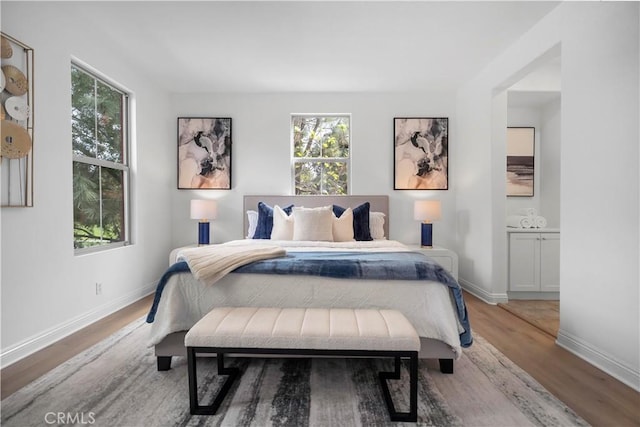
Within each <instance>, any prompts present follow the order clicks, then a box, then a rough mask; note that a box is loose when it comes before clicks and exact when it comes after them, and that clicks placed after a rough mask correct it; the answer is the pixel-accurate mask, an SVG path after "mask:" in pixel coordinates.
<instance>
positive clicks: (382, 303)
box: [150, 239, 462, 358]
mask: <svg viewBox="0 0 640 427" xmlns="http://www.w3.org/2000/svg"><path fill="white" fill-rule="evenodd" d="M265 243H269V244H270V245H280V246H282V247H284V248H285V249H286V250H290V251H296V252H299V251H328V250H335V251H347V250H350V251H372V252H382V251H395V252H403V251H410V249H409V248H408V247H406V246H405V245H403V244H401V243H399V242H397V241H394V240H374V241H368V242H356V241H353V242H308V241H273V240H267V241H265V240H251V239H245V240H236V241H232V242H228V243H225V245H228V246H249V247H250V246H252V245H260V244H262V245H264V244H265ZM174 256H175V257H176V258H177V259H178V260H180V258H181V256H180V251H174V253H172V257H174ZM172 261H173V259H172ZM223 306H235V307H239V306H262V307H302V308H306V307H321V308H326V307H340V308H390V309H397V310H399V311H401V312H402V313H403V314H404V315H405V316H406V317H407V318H408V319H409V320H410V321H411V323H412V324H413V326H414V327H415V328H416V330H417V332H418V335H420V336H421V337H425V338H433V339H437V340H440V341H443V342H445V343H446V344H448V345H449V346H450V347H451V348H452V350H453V352H454V353H455V357H456V358H458V357H459V356H460V354H461V348H460V338H459V334H460V332H462V328H461V326H460V325H459V322H458V319H457V316H456V314H455V313H456V311H455V305H454V302H453V299H452V297H451V295H450V291H449V289H448V288H447V287H446V286H445V285H442V284H440V283H437V282H432V281H418V280H409V281H403V280H362V279H357V280H348V279H334V278H329V277H319V276H299V275H289V276H284V275H271V274H240V273H231V274H228V275H226V276H224V277H222V278H221V279H219V280H218V281H217V282H216V283H215V284H214V285H211V286H207V285H204V284H202V283H200V282H198V281H197V280H196V279H195V278H194V277H193V275H191V274H190V273H181V274H175V275H173V276H172V277H171V278H170V279H169V280H168V282H167V284H166V286H165V288H164V291H163V293H162V298H161V299H160V303H159V306H158V310H157V313H156V316H155V321H154V322H153V323H152V325H151V334H150V345H155V344H157V343H159V342H160V341H162V339H163V338H164V337H165V336H167V335H168V334H170V333H173V332H178V331H184V330H188V329H190V328H191V327H192V326H193V325H194V324H195V323H196V322H197V321H198V320H200V319H201V318H202V317H203V316H204V315H205V314H207V313H208V312H209V311H210V310H211V309H212V308H214V307H223Z"/></svg>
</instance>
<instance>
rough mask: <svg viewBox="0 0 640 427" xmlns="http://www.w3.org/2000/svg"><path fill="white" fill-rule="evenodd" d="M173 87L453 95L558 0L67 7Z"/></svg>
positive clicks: (99, 4) (127, 56)
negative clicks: (436, 92) (438, 92)
mask: <svg viewBox="0 0 640 427" xmlns="http://www.w3.org/2000/svg"><path fill="white" fill-rule="evenodd" d="M67 4H73V12H72V13H77V14H78V15H79V16H81V17H84V18H87V17H89V16H93V17H96V16H99V17H100V19H91V20H89V21H85V22H89V23H90V25H91V27H92V29H93V30H94V31H96V32H104V33H105V35H106V36H107V37H108V40H110V43H112V46H113V47H114V48H115V49H117V50H118V51H120V52H121V53H122V55H123V57H124V58H125V59H127V60H128V61H130V62H132V63H133V64H135V66H137V67H141V68H142V69H143V71H144V72H146V73H147V74H148V75H149V77H150V78H151V79H153V80H155V81H157V82H158V83H159V84H161V85H162V86H164V87H166V89H167V90H168V91H170V92H179V93H190V92H289V91H292V92H294V91H295V92H313V91H322V92H334V91H335V92H343V91H348V92H360V91H372V92H378V91H422V90H425V91H426V90H428V91H432V90H451V89H455V88H457V87H459V86H460V85H461V84H463V83H464V82H465V81H467V80H468V79H469V78H471V77H473V76H474V75H475V74H477V73H478V72H479V71H480V70H481V69H482V68H483V67H484V66H486V65H487V64H488V63H489V62H490V61H491V60H492V59H493V58H494V57H496V55H498V54H499V53H501V52H502V51H503V50H504V49H506V48H507V47H508V46H509V45H510V44H511V43H513V41H514V40H515V39H517V38H518V37H519V36H520V35H521V34H523V33H525V32H526V31H527V30H528V29H529V28H531V27H532V26H533V25H534V24H535V23H536V22H537V21H538V20H540V19H541V18H542V17H543V16H544V15H545V14H547V13H548V12H549V11H550V10H551V9H553V8H554V7H555V6H557V4H558V3H557V2H539V1H533V2H515V1H514V2H509V1H507V2H483V1H473V2H430V1H421V2H393V1H389V2H382V1H359V2H346V1H334V2H307V1H300V2H297V1H286V2H268V1H258V2H249V1H235V2H219V1H215V2H205V1H199V2H175V1H174V2H168V1H167V2H149V1H147V2H122V1H121V2H71V3H67Z"/></svg>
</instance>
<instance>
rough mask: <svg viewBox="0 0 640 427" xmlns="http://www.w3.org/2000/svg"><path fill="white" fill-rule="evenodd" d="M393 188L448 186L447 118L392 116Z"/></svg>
mask: <svg viewBox="0 0 640 427" xmlns="http://www.w3.org/2000/svg"><path fill="white" fill-rule="evenodd" d="M393 134H394V150H395V153H394V168H393V172H394V181H393V189H394V190H447V189H448V188H449V119H448V118H447V117H396V118H394V119H393Z"/></svg>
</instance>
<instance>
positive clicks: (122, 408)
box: [1, 319, 587, 427]
mask: <svg viewBox="0 0 640 427" xmlns="http://www.w3.org/2000/svg"><path fill="white" fill-rule="evenodd" d="M148 332H149V331H148V325H147V324H145V323H143V320H142V319H140V320H138V321H136V322H134V323H132V324H131V325H129V326H127V327H125V328H124V329H122V330H121V331H119V332H118V333H116V334H114V335H113V336H111V337H109V338H107V339H106V340H104V341H102V342H100V343H98V344H96V345H95V346H94V347H92V348H90V349H88V350H87V351H85V352H83V353H81V354H79V355H78V356H76V357H74V358H73V359H71V360H69V361H67V362H66V363H64V364H63V365H61V366H59V367H57V368H56V369H54V370H53V371H51V372H49V373H48V374H46V375H44V376H43V377H41V378H40V379H38V380H36V381H34V382H33V383H31V384H29V385H28V386H26V387H24V388H23V389H21V390H19V391H18V392H16V393H15V394H13V395H11V396H9V397H8V398H6V399H5V400H3V401H2V407H1V409H2V425H3V426H19V427H26V426H43V425H63V424H65V425H69V424H76V425H94V426H110V427H114V426H218V425H223V426H269V425H274V426H307V425H309V426H374V425H380V426H382V425H392V424H396V423H391V422H390V421H389V416H388V413H387V409H386V406H385V404H384V401H383V397H382V392H381V390H380V386H379V384H378V382H377V372H378V371H379V370H392V362H391V361H390V360H372V359H326V358H325V359H305V358H299V359H279V358H255V359H253V358H251V359H248V358H243V359H240V358H238V359H235V358H228V359H227V364H228V365H229V366H238V367H239V368H240V369H241V372H242V376H241V377H240V381H236V383H235V385H234V387H233V388H232V390H231V392H230V394H229V396H227V399H226V400H225V402H224V403H223V405H222V407H221V408H220V411H219V414H218V415H214V416H192V415H190V414H189V396H188V382H187V370H186V358H181V357H178V358H176V357H174V360H173V363H172V369H171V370H170V371H165V372H158V371H156V359H155V357H154V356H153V350H152V349H151V348H148V347H146V342H147V335H148ZM403 369H404V368H403ZM404 374H406V372H403V375H404ZM198 377H199V378H198V381H199V385H200V387H201V394H200V399H201V403H208V402H210V400H211V396H212V395H213V393H214V392H215V391H216V390H217V387H219V386H220V385H221V383H222V378H221V377H218V376H217V374H216V368H215V363H214V359H210V360H204V361H203V362H201V363H198ZM403 378H407V377H406V376H403ZM390 386H391V390H392V393H393V394H394V401H396V402H398V403H396V406H397V407H398V409H399V410H404V409H405V407H404V406H403V404H402V402H403V400H404V401H406V396H407V395H408V383H406V384H405V383H404V382H403V381H391V382H390ZM418 393H419V402H418V424H419V425H429V426H574V425H577V426H583V425H587V424H586V423H585V422H584V420H582V419H581V418H580V417H578V416H577V415H576V414H575V413H574V412H573V411H571V410H570V409H569V408H567V407H566V406H565V405H564V404H563V403H562V402H560V401H559V400H558V399H556V398H555V397H554V396H552V395H551V394H550V393H549V392H547V391H546V390H545V389H544V388H543V387H542V386H541V385H540V384H538V383H537V382H536V381H535V380H534V379H532V378H531V377H530V376H529V375H528V374H527V373H525V372H524V371H522V370H521V369H520V368H518V367H517V366H515V365H514V364H513V363H512V362H511V361H510V360H509V359H507V358H506V357H505V356H504V355H503V354H501V353H500V352H499V351H498V350H496V349H495V348H494V347H493V346H492V345H490V344H489V343H487V342H486V341H485V340H484V339H482V337H479V336H478V335H475V342H474V344H473V346H471V347H470V348H469V349H465V350H464V355H463V357H462V358H461V359H460V360H458V361H457V362H456V364H455V373H454V374H453V375H445V374H441V373H440V372H439V370H438V367H437V362H436V363H433V362H432V361H425V360H421V361H420V380H419V386H418Z"/></svg>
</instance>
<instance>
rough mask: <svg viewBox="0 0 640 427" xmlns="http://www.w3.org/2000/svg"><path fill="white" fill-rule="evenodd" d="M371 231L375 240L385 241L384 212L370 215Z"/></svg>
mask: <svg viewBox="0 0 640 427" xmlns="http://www.w3.org/2000/svg"><path fill="white" fill-rule="evenodd" d="M369 231H370V232H371V237H372V238H373V240H381V239H385V238H386V237H385V235H384V214H383V213H382V212H371V213H369Z"/></svg>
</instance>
